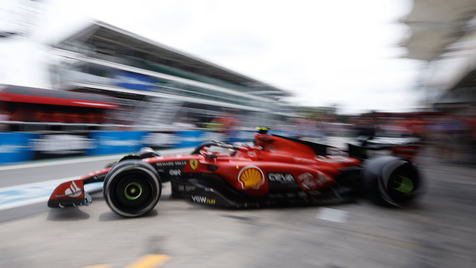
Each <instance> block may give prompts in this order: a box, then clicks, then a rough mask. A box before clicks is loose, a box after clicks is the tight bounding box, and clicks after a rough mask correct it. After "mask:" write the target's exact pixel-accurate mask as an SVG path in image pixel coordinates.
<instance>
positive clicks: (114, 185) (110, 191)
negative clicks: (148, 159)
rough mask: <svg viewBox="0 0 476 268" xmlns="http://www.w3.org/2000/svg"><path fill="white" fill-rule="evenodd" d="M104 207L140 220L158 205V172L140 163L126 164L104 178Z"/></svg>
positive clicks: (115, 168) (159, 188)
mask: <svg viewBox="0 0 476 268" xmlns="http://www.w3.org/2000/svg"><path fill="white" fill-rule="evenodd" d="M103 192H104V198H105V199H106V203H107V204H108V206H109V207H110V208H111V209H112V211H114V212H115V213H117V214H119V215H121V216H124V217H129V218H132V217H139V216H142V215H144V214H146V213H148V212H149V211H151V210H152V209H153V208H154V207H155V206H156V204H157V202H159V199H160V195H161V193H162V184H161V181H160V178H159V175H158V174H157V171H156V170H155V169H154V168H153V167H152V166H151V165H149V164H147V163H144V162H142V161H141V160H126V161H124V162H120V163H118V164H117V165H115V166H114V167H113V168H112V169H111V170H110V171H109V172H108V173H107V175H106V178H105V180H104V186H103Z"/></svg>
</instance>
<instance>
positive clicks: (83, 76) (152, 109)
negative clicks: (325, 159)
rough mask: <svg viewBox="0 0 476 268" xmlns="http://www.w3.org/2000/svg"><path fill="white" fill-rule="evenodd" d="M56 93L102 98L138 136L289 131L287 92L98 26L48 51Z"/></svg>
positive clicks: (96, 23)
mask: <svg viewBox="0 0 476 268" xmlns="http://www.w3.org/2000/svg"><path fill="white" fill-rule="evenodd" d="M53 48H54V55H55V61H54V65H53V66H52V69H53V77H54V81H53V82H54V83H53V85H54V86H55V88H58V89H64V90H68V91H74V92H83V93H95V94H101V95H107V96H110V97H113V98H115V99H116V101H117V103H118V104H119V105H120V106H121V108H122V109H121V110H120V111H117V112H116V114H114V115H113V116H112V119H111V121H112V123H120V124H125V125H129V126H133V127H134V128H135V129H141V130H151V131H153V130H166V129H177V128H213V129H214V130H216V128H217V127H218V128H220V127H222V126H221V125H220V123H217V122H216V120H215V121H214V119H218V118H223V117H230V118H233V119H234V120H235V121H236V122H239V124H235V126H234V127H235V128H239V129H249V128H254V127H256V126H259V125H268V126H286V125H291V124H292V123H293V121H294V119H295V118H297V117H299V116H298V115H297V114H296V113H295V112H294V109H293V107H292V106H290V105H289V104H287V103H286V102H284V101H282V100H281V98H282V97H287V96H290V93H288V92H286V91H284V90H281V89H278V88H276V87H273V86H270V85H267V84H265V83H262V82H260V81H257V80H255V79H252V78H249V77H247V76H244V75H241V74H238V73H236V72H233V71H231V70H227V69H225V68H222V67H220V66H217V65H215V64H213V63H210V62H207V61H205V60H202V59H199V58H197V57H194V56H191V55H187V54H185V53H182V52H180V51H177V50H175V49H173V48H170V47H167V46H164V45H162V44H159V43H157V42H155V41H151V40H148V39H146V38H144V37H142V36H138V35H136V34H134V33H131V32H127V31H125V30H122V29H119V28H117V27H114V26H112V25H109V24H106V23H104V22H101V21H93V22H91V24H90V25H88V26H87V27H85V28H84V29H82V30H81V31H78V32H76V33H74V34H72V35H70V36H69V37H67V38H65V39H64V40H62V41H60V42H58V43H56V44H54V45H53Z"/></svg>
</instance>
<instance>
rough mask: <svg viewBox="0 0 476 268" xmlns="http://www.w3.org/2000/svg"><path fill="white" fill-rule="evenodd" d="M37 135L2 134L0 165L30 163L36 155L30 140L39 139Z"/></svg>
mask: <svg viewBox="0 0 476 268" xmlns="http://www.w3.org/2000/svg"><path fill="white" fill-rule="evenodd" d="M38 136H39V134H35V133H16V132H13V133H0V163H2V164H3V163H15V162H24V161H30V160H32V159H33V156H34V153H33V151H32V150H31V148H30V140H33V139H36V138H38Z"/></svg>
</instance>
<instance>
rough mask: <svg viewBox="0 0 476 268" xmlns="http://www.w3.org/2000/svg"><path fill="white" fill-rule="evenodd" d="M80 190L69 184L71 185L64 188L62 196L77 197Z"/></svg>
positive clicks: (73, 184) (72, 183)
mask: <svg viewBox="0 0 476 268" xmlns="http://www.w3.org/2000/svg"><path fill="white" fill-rule="evenodd" d="M81 192H82V191H81V188H79V187H78V186H77V185H76V183H74V181H73V182H71V185H70V186H69V188H66V190H65V191H64V194H65V195H67V196H69V197H78V196H80V195H81Z"/></svg>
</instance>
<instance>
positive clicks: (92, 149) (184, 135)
mask: <svg viewBox="0 0 476 268" xmlns="http://www.w3.org/2000/svg"><path fill="white" fill-rule="evenodd" d="M271 134H278V135H282V136H288V137H294V136H295V135H293V133H292V132H284V131H272V132H271ZM253 138H254V131H234V132H232V133H231V135H229V136H227V135H225V134H222V133H216V132H210V131H202V130H187V131H173V132H147V131H93V132H84V133H75V132H71V133H67V132H58V133H49V134H38V133H22V132H9V133H0V164H5V163H16V162H26V161H31V160H36V159H45V158H61V157H69V156H78V155H107V154H121V153H124V154H126V153H133V152H137V151H139V150H140V149H141V148H142V147H144V146H148V147H152V148H155V149H157V148H190V147H196V146H198V145H199V144H201V143H202V142H205V141H209V140H219V141H223V142H229V143H233V142H250V141H252V140H253Z"/></svg>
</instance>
